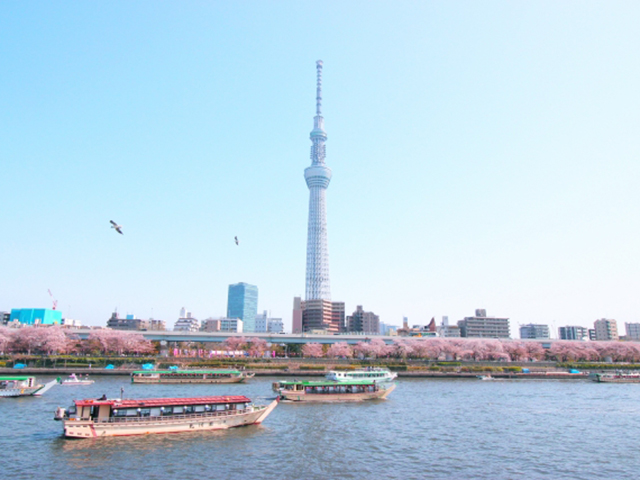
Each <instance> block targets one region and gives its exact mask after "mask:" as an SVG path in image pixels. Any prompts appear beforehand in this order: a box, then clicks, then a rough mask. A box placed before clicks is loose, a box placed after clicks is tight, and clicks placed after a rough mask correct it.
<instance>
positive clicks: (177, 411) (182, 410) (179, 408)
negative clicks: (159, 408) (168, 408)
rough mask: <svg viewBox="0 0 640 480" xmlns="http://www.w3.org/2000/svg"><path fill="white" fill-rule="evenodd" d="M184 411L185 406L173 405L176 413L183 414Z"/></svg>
mask: <svg viewBox="0 0 640 480" xmlns="http://www.w3.org/2000/svg"><path fill="white" fill-rule="evenodd" d="M183 413H184V407H173V414H174V415H181V414H183Z"/></svg>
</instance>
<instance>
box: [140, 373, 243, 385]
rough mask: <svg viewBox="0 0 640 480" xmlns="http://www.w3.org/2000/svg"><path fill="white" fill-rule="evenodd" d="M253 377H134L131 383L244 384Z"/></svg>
mask: <svg viewBox="0 0 640 480" xmlns="http://www.w3.org/2000/svg"><path fill="white" fill-rule="evenodd" d="M247 378H251V376H248V375H247V376H242V377H229V378H144V377H134V378H132V380H131V383H146V384H150V383H206V384H211V383H242V382H244V381H245V380H246V379H247Z"/></svg>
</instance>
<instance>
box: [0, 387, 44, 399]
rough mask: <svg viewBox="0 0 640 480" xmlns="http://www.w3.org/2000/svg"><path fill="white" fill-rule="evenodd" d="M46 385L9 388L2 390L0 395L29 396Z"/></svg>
mask: <svg viewBox="0 0 640 480" xmlns="http://www.w3.org/2000/svg"><path fill="white" fill-rule="evenodd" d="M43 386H44V385H36V386H35V387H22V388H7V389H5V390H0V397H28V396H31V395H35V394H36V393H37V392H38V390H41V389H42V387H43Z"/></svg>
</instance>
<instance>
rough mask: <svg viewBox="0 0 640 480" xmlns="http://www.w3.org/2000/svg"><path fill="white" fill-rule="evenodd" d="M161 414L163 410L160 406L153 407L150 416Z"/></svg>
mask: <svg viewBox="0 0 640 480" xmlns="http://www.w3.org/2000/svg"><path fill="white" fill-rule="evenodd" d="M160 415H161V410H160V409H159V408H152V409H151V413H150V416H152V417H159V416H160Z"/></svg>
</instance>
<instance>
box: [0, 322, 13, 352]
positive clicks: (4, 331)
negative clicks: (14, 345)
mask: <svg viewBox="0 0 640 480" xmlns="http://www.w3.org/2000/svg"><path fill="white" fill-rule="evenodd" d="M12 341H13V331H12V329H10V328H8V327H0V353H4V352H6V351H8V349H9V345H10V344H11V342H12Z"/></svg>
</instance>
